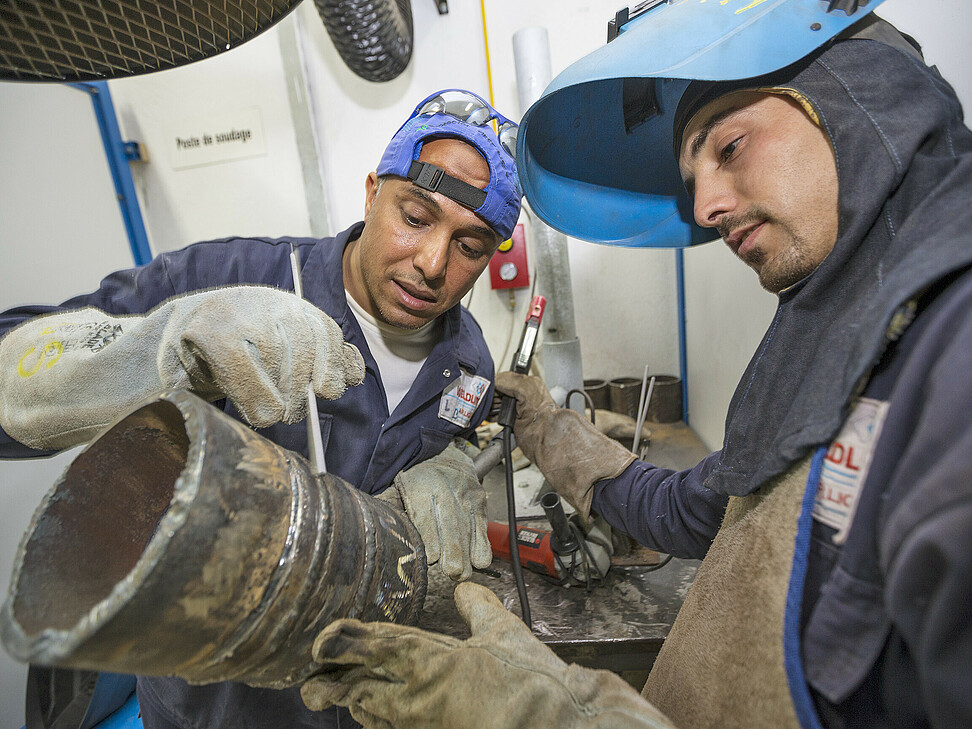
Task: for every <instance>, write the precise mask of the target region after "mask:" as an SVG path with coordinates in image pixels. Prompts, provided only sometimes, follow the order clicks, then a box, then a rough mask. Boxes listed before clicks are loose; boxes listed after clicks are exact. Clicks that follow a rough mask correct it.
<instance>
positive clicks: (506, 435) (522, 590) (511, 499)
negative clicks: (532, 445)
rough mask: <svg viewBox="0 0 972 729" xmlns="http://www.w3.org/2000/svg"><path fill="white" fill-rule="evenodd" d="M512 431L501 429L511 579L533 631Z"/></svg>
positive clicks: (526, 620)
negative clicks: (518, 523)
mask: <svg viewBox="0 0 972 729" xmlns="http://www.w3.org/2000/svg"><path fill="white" fill-rule="evenodd" d="M512 431H513V429H512V428H503V460H504V461H506V519H507V524H509V526H510V561H511V562H512V563H513V577H514V578H516V593H517V595H519V596H520V614H521V615H522V617H523V622H524V623H526V624H527V627H528V628H530V630H533V621H532V620H531V619H530V602H529V601H528V600H527V594H526V583H525V582H524V581H523V567H522V566H521V565H520V548H519V547H520V545H519V544H517V536H516V495H515V494H514V493H513V444H512V442H511V436H512Z"/></svg>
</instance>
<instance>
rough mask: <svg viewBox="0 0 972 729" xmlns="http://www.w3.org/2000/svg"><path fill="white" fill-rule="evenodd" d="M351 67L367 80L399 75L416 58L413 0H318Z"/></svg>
mask: <svg viewBox="0 0 972 729" xmlns="http://www.w3.org/2000/svg"><path fill="white" fill-rule="evenodd" d="M314 5H316V6H317V12H318V13H319V14H320V16H321V20H322V21H323V22H324V27H325V28H326V29H327V34H328V35H329V36H331V40H332V41H333V43H334V46H335V48H337V52H338V54H339V55H340V56H341V58H342V59H343V60H344V62H345V63H346V64H347V66H348V68H350V69H351V70H352V71H354V72H355V73H356V74H358V76H360V77H361V78H363V79H365V80H367V81H391V80H392V79H394V78H397V77H398V76H399V74H401V72H402V71H404V70H405V67H406V66H408V62H409V60H410V59H411V58H412V42H413V39H414V35H415V34H414V31H413V28H412V5H411V0H314Z"/></svg>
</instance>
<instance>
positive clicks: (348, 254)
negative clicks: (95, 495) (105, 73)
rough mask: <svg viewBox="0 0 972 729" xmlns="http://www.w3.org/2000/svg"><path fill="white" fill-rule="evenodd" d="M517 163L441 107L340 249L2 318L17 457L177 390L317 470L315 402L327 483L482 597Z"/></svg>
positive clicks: (337, 717) (146, 718)
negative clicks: (396, 520)
mask: <svg viewBox="0 0 972 729" xmlns="http://www.w3.org/2000/svg"><path fill="white" fill-rule="evenodd" d="M494 120H495V122H496V126H495V127H494V126H492V124H491V122H493V121H494ZM515 142H516V125H515V124H513V123H512V122H510V121H509V120H507V119H506V118H505V117H503V116H501V115H500V114H498V112H496V111H495V110H494V109H493V108H492V107H491V106H490V105H489V104H487V103H486V102H485V101H483V100H482V99H480V98H479V97H478V96H476V95H474V94H471V93H469V92H466V91H461V90H455V89H451V90H446V91H442V92H439V93H436V94H432V95H431V96H429V97H428V98H427V99H425V100H424V101H423V102H421V103H420V104H419V105H418V106H417V107H416V109H415V111H414V112H413V113H412V115H411V116H410V117H409V119H408V120H407V121H406V122H405V124H403V125H402V127H401V128H400V129H399V130H398V131H397V132H396V133H395V135H394V137H393V138H392V140H391V142H390V143H389V144H388V147H387V148H386V150H385V152H384V154H383V156H382V158H381V161H380V162H379V164H378V167H377V169H376V171H375V172H372V173H371V174H369V175H368V177H367V180H366V182H365V190H366V200H365V218H364V221H363V222H361V223H357V224H355V225H354V226H352V227H351V228H349V229H347V230H345V231H344V232H342V233H339V234H338V235H337V236H335V237H334V238H327V239H322V240H318V239H309V238H299V239H278V240H268V239H256V238H228V239H225V240H220V241H211V242H205V243H198V244H196V245H193V246H189V247H188V248H185V249H183V250H180V251H175V252H171V253H164V254H162V255H160V256H158V257H157V258H155V260H153V261H152V262H151V263H149V264H148V265H146V266H144V267H142V268H138V269H132V270H128V271H121V272H117V273H114V274H112V275H110V276H108V277H107V278H106V279H105V280H104V281H103V282H102V284H101V287H100V288H99V289H98V291H96V292H94V293H92V294H88V295H84V296H79V297H76V298H74V299H71V300H70V301H67V302H65V303H64V304H62V305H61V306H58V307H21V308H18V309H14V310H11V311H8V312H5V313H3V314H0V333H2V334H3V338H2V339H0V426H2V430H0V456H2V457H6V458H19V457H33V456H38V455H44V454H45V453H49V452H53V451H56V450H61V449H64V448H68V447H71V446H74V445H78V444H80V443H84V442H87V441H88V440H90V439H91V438H93V437H94V436H96V435H97V434H98V433H99V432H100V430H101V429H102V428H104V427H105V426H106V425H107V424H109V423H111V422H112V421H114V420H115V419H116V418H117V417H119V416H120V415H122V414H124V413H125V412H126V411H128V410H130V409H133V408H134V407H135V406H136V405H137V404H139V403H140V402H141V401H143V400H145V399H146V398H148V397H150V396H152V395H153V394H156V393H158V392H160V391H162V390H163V389H166V388H170V387H180V388H186V389H190V390H192V391H194V392H196V393H197V394H199V395H200V396H202V397H205V398H207V399H209V400H211V401H215V402H216V404H217V406H219V407H222V408H224V409H225V410H226V411H227V412H229V413H231V414H232V415H234V416H235V417H238V418H240V419H241V420H244V421H246V422H248V423H249V424H250V425H252V426H254V427H258V428H261V433H262V434H264V435H265V436H267V437H269V438H270V439H271V440H273V441H275V442H276V443H279V444H281V445H283V446H285V447H287V448H290V449H292V450H295V451H297V452H301V453H304V454H305V455H306V454H307V453H308V443H307V430H306V429H305V427H304V424H303V423H301V424H300V425H298V424H297V423H299V422H300V421H302V420H304V419H305V416H306V413H307V411H308V402H307V397H308V395H307V393H308V387H312V388H313V391H314V392H315V393H316V395H317V396H318V397H319V398H320V399H319V400H318V406H319V412H320V420H321V426H322V427H321V431H322V436H323V441H324V453H325V464H326V468H327V470H328V472H329V473H331V474H334V475H336V476H339V477H341V478H343V479H344V480H345V481H347V482H349V483H351V484H354V485H355V486H356V487H358V488H359V489H361V490H362V491H364V492H365V493H369V494H373V495H380V496H379V498H382V499H385V500H387V501H389V502H390V503H392V504H393V505H395V506H397V507H398V508H399V509H401V510H403V511H404V512H405V513H407V515H408V516H409V518H411V520H412V521H413V522H414V523H415V525H416V528H417V530H418V532H419V534H420V535H421V537H422V540H423V543H424V545H425V551H426V557H427V560H428V563H429V564H430V565H431V564H438V565H439V568H441V569H442V570H443V572H444V573H446V574H447V575H448V576H449V577H451V578H452V579H454V580H457V581H459V580H465V579H468V577H469V576H470V574H471V573H472V570H473V568H474V567H486V566H488V565H489V563H490V561H491V559H492V553H491V550H490V546H489V542H488V541H487V537H486V511H485V509H486V494H485V491H484V490H483V488H482V486H481V484H480V483H479V481H478V479H477V478H476V476H475V471H474V469H473V464H472V460H471V458H470V457H469V456H468V455H466V454H465V452H464V450H463V448H462V443H464V442H465V441H469V440H473V441H474V431H475V428H476V427H477V426H478V425H479V423H480V422H481V421H482V420H483V418H484V417H485V414H486V412H487V409H488V405H489V403H490V402H491V399H492V380H493V363H492V359H491V357H490V354H489V351H488V349H487V347H486V343H485V341H484V339H483V336H482V332H481V331H480V329H479V326H478V325H477V324H476V322H475V321H474V320H473V318H472V316H471V315H470V314H469V312H468V311H466V310H465V309H463V308H462V307H461V306H460V304H459V302H460V300H461V299H462V297H463V296H464V295H465V294H466V293H467V292H468V291H469V289H470V288H471V287H472V285H473V283H474V281H475V280H476V278H477V277H478V276H479V274H480V273H482V271H483V270H484V269H485V268H486V266H487V263H488V262H489V259H490V257H491V256H492V254H493V253H494V252H495V250H496V249H497V247H498V246H499V245H500V243H501V242H502V241H503V240H505V239H507V238H509V236H510V235H511V233H512V231H513V226H514V225H515V224H516V221H517V218H518V216H519V212H520V200H521V191H520V187H519V182H518V179H517V173H516V163H515V159H514V156H513V155H514V151H515ZM292 248H293V249H295V250H296V252H297V255H298V256H299V258H300V260H301V261H302V264H303V271H302V275H301V279H302V281H303V295H304V299H305V300H302V299H301V298H299V297H298V296H297V295H295V293H294V290H295V285H294V281H293V278H292V276H293V273H292V270H293V269H292V266H291V249H292ZM463 395H464V396H463ZM137 691H138V698H139V708H140V715H141V719H142V723H143V724H144V726H145V727H146V729H156V728H160V729H204V728H210V729H217V728H219V727H226V728H229V727H236V728H239V729H242V728H243V727H246V728H247V729H257V728H264V729H276V728H278V727H284V726H286V727H315V728H317V727H337V726H342V727H350V726H354V725H355V724H354V722H353V721H352V720H351V718H350V717H349V716H348V715H347V711H346V710H338V708H336V707H335V708H331V709H328V710H327V711H324V712H313V711H311V710H309V709H308V708H307V707H306V706H305V705H304V704H303V702H302V701H301V699H300V696H299V694H298V691H297V690H296V689H290V690H286V691H273V690H267V689H255V688H251V687H248V686H245V685H243V684H238V683H220V684H213V685H207V686H190V685H188V684H187V683H186V682H184V681H182V680H179V679H173V678H161V677H139V679H138V689H137Z"/></svg>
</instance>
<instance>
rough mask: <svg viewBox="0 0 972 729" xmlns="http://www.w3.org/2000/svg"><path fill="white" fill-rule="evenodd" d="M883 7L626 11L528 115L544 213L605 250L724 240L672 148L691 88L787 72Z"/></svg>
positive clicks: (525, 153)
mask: <svg viewBox="0 0 972 729" xmlns="http://www.w3.org/2000/svg"><path fill="white" fill-rule="evenodd" d="M881 2H882V0H870V2H868V0H708V1H707V0H669V1H668V2H666V0H647V2H643V3H641V5H640V6H637V7H636V8H635V9H634V10H633V11H629V10H623V11H621V12H619V13H618V15H617V16H616V17H615V19H614V20H613V21H611V23H609V24H608V38H609V42H608V44H607V45H605V46H602V47H601V48H599V49H597V50H596V51H594V52H593V53H590V54H588V55H587V56H584V57H583V58H581V59H580V60H579V61H577V62H576V63H574V64H573V65H571V66H569V67H568V68H567V69H566V70H565V71H564V72H563V73H561V74H560V75H559V76H557V78H555V79H554V80H553V81H552V82H551V83H550V85H549V86H548V87H547V88H546V90H545V91H544V93H543V96H542V97H541V98H540V99H539V100H538V101H537V102H536V103H535V104H534V105H533V106H531V107H530V108H529V109H528V110H527V112H526V114H524V116H523V119H522V121H521V122H520V130H519V138H518V141H517V162H518V167H519V172H520V184H521V185H522V187H523V191H524V193H525V195H526V198H527V200H528V201H529V202H530V205H531V207H532V209H533V211H534V212H535V213H536V214H537V215H539V216H540V218H541V219H542V220H544V221H545V222H546V223H547V224H549V225H550V226H552V227H554V228H556V229H557V230H559V231H561V232H563V233H566V234H567V235H570V236H574V237H576V238H581V239H584V240H588V241H592V242H595V243H603V244H605V245H612V246H630V247H638V246H646V247H666V248H683V247H686V246H691V245H696V244H698V243H705V242H707V241H710V240H715V239H716V238H717V237H718V234H717V233H715V232H714V231H712V230H706V229H704V228H700V227H699V226H698V225H696V224H695V222H694V219H693V215H692V201H691V198H690V197H689V196H688V193H687V192H686V190H685V187H684V186H683V184H682V179H681V176H680V175H679V172H678V164H677V162H676V160H675V157H674V155H673V153H672V149H673V134H672V127H673V123H674V117H675V112H676V109H677V108H678V105H679V101H680V100H681V98H682V95H683V94H684V93H685V90H686V89H687V88H688V87H689V84H690V83H691V82H692V81H694V80H707V81H732V80H740V79H750V78H755V77H759V76H763V75H765V74H768V73H771V72H773V71H776V70H778V69H782V68H784V67H786V66H789V65H791V64H793V63H795V62H797V61H799V60H800V59H802V58H804V57H805V56H807V55H809V54H811V53H812V52H813V51H815V50H816V49H817V48H819V47H820V46H822V45H823V44H824V43H826V42H827V41H829V40H830V39H832V38H834V37H835V36H836V35H838V34H839V33H841V32H842V31H843V30H845V29H846V28H848V27H849V26H850V25H852V24H854V23H856V22H858V21H859V20H861V18H863V17H864V16H865V15H866V14H867V13H869V12H870V11H871V10H873V9H874V8H875V7H876V6H877V5H879V4H880V3H881ZM612 36H614V37H613V39H612Z"/></svg>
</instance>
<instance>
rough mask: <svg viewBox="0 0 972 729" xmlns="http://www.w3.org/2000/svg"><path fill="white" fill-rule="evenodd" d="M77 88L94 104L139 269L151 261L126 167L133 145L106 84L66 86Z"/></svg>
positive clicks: (133, 185) (136, 199)
mask: <svg viewBox="0 0 972 729" xmlns="http://www.w3.org/2000/svg"><path fill="white" fill-rule="evenodd" d="M68 85H69V86H73V87H74V88H76V89H80V90H82V91H85V92H87V93H88V94H89V95H90V96H91V102H92V103H93V104H94V111H95V118H96V119H97V120H98V129H99V130H100V131H101V141H102V143H103V144H104V145H105V154H106V155H107V157H108V168H109V169H110V170H111V179H112V181H113V182H114V183H115V194H116V195H117V197H118V204H119V206H121V214H122V220H123V221H124V223H125V231H126V232H127V233H128V242H129V245H131V248H132V256H133V257H134V258H135V265H137V266H141V265H142V264H145V263H148V262H149V261H151V260H152V251H151V250H150V249H149V242H148V235H147V234H146V232H145V223H144V221H143V220H142V211H141V209H140V208H139V206H138V197H137V196H136V195H135V182H134V181H133V180H132V170H131V168H130V167H129V166H128V164H129V160H130V159H133V158H136V159H137V155H136V154H134V152H133V147H134V145H131V144H126V143H125V142H124V141H123V140H122V137H121V130H119V128H118V117H116V116H115V105H114V104H112V103H111V93H109V91H108V82H107V81H93V82H84V83H72V84H68Z"/></svg>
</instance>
